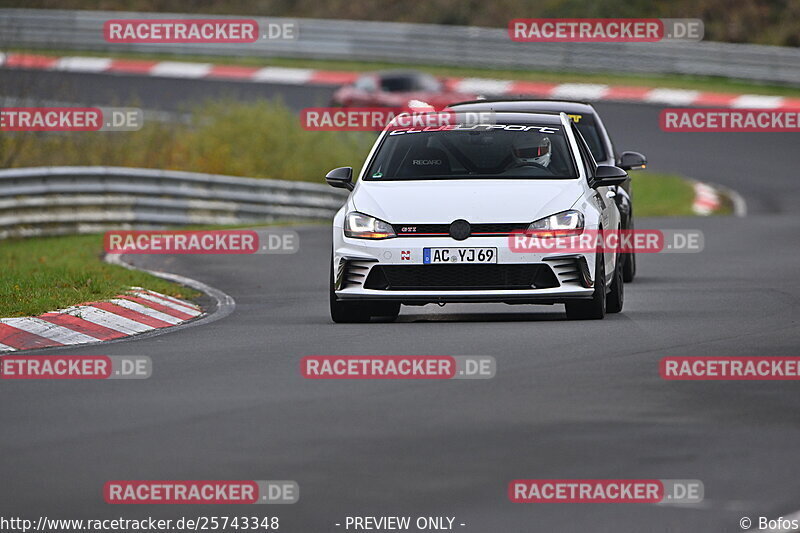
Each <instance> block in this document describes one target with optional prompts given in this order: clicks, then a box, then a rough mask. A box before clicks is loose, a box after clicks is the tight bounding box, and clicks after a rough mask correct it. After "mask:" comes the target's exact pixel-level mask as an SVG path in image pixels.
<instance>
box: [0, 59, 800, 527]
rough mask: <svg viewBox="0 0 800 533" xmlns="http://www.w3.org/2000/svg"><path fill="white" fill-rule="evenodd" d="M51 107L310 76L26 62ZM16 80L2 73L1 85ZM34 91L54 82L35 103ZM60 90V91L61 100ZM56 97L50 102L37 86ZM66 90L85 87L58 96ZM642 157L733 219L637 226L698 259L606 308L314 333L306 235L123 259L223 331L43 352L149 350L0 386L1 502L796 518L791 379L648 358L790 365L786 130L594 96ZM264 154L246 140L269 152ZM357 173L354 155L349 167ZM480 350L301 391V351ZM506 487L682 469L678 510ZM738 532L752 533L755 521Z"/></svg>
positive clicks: (130, 514) (317, 94)
mask: <svg viewBox="0 0 800 533" xmlns="http://www.w3.org/2000/svg"><path fill="white" fill-rule="evenodd" d="M25 76H28V77H29V79H32V80H35V84H34V86H35V87H37V89H36V90H40V91H45V92H46V93H47V94H46V96H47V97H49V98H56V97H59V96H60V95H61V94H65V93H58V91H55V88H56V83H58V84H62V85H61V86H62V87H63V84H64V83H65V82H66V81H69V82H70V83H71V84H72V86H73V89H74V94H76V95H80V98H76V99H75V101H85V102H86V103H91V104H110V103H125V102H126V101H127V99H128V98H129V97H130V96H131V95H136V96H137V97H138V99H139V102H140V104H141V105H142V107H160V108H164V109H175V108H177V107H180V106H184V105H187V104H188V103H189V102H191V101H193V102H199V101H201V100H203V99H207V98H210V97H215V96H219V95H221V94H223V93H226V94H236V95H237V97H238V98H263V97H277V96H280V97H282V98H283V99H284V101H286V102H287V103H289V105H291V106H292V107H294V108H297V107H299V106H303V105H315V104H319V103H323V104H324V102H325V101H326V100H327V98H328V95H329V94H330V91H329V90H327V89H322V88H313V89H312V88H298V87H288V86H285V87H281V86H266V87H265V86H263V85H260V84H258V85H257V84H235V83H223V82H214V81H197V80H154V79H152V78H144V77H114V76H106V75H69V76H66V75H60V78H55V77H54V76H55V75H53V74H51V73H25ZM21 77H22V73H17V74H10V73H9V72H8V71H0V78H2V79H3V80H4V81H2V82H0V86H1V87H2V89H4V90H0V94H8V91H9V90H10V89H9V87H10V85H13V84H14V83H16V82H17V81H18V80H19V78H21ZM54 91H55V92H54ZM65 96H66V94H65ZM60 99H68V98H60ZM82 99H84V100H82ZM597 107H598V109H599V111H600V112H601V113H602V114H603V117H604V120H605V121H606V122H607V125H608V126H609V128H610V129H611V131H612V133H613V135H614V138H615V142H616V143H617V145H618V147H619V148H620V149H634V150H640V151H642V152H645V153H646V154H647V155H648V157H649V159H650V161H651V163H652V164H651V168H653V169H655V170H661V171H678V172H682V173H684V174H687V175H691V176H694V177H697V178H701V179H706V180H709V181H713V182H717V183H721V184H724V185H727V186H729V187H732V188H734V189H736V190H738V191H739V192H740V193H741V194H742V195H743V196H744V197H745V199H746V200H747V201H748V207H749V210H750V214H749V215H748V216H747V217H746V218H734V217H712V218H673V219H640V220H639V224H638V227H640V228H645V227H648V228H685V229H701V230H702V231H703V232H704V233H705V241H706V248H705V250H704V251H703V252H701V253H698V254H659V255H641V256H640V258H639V261H640V262H639V265H640V274H639V277H638V278H637V280H636V281H635V282H634V283H632V284H630V285H627V286H626V289H627V290H626V302H625V310H624V312H623V313H622V314H620V315H610V316H608V317H607V318H606V319H605V320H603V321H597V322H569V321H567V320H566V319H565V317H564V314H563V307H562V306H550V307H548V306H505V305H500V304H498V305H488V304H480V305H478V304H475V305H448V306H446V307H445V308H443V309H440V308H438V307H435V306H426V307H421V308H420V307H412V308H409V307H404V308H403V311H402V312H401V316H400V319H399V320H398V322H397V323H373V324H369V325H333V324H332V323H331V322H330V320H329V318H328V310H327V301H326V299H327V275H328V263H327V262H328V256H329V253H330V234H329V233H330V232H329V229H328V228H327V227H325V226H317V227H304V228H299V229H298V231H299V233H300V236H301V246H300V252H299V253H297V254H295V255H288V256H264V255H257V256H250V257H236V256H208V257H181V256H173V257H149V258H148V257H135V258H133V259H132V262H133V263H135V264H138V265H141V266H145V267H149V268H158V269H162V270H167V271H170V272H175V273H178V274H182V275H185V276H189V277H192V278H195V279H198V280H200V281H203V282H205V283H207V284H209V285H212V286H214V287H217V288H219V289H222V290H223V291H225V292H226V293H228V294H229V295H231V296H232V297H233V298H234V299H235V300H236V303H237V307H236V310H235V311H234V313H233V314H232V315H230V316H228V317H226V318H224V319H223V320H219V321H216V322H213V323H211V324H207V325H204V326H202V327H196V328H185V329H182V330H180V331H176V332H174V333H167V334H164V335H159V336H155V337H150V338H144V339H138V340H132V341H129V342H122V343H115V344H110V345H105V346H102V345H101V346H92V347H84V348H73V349H63V350H58V351H57V352H53V351H50V352H48V353H60V354H88V355H93V354H106V355H149V356H150V357H152V359H153V362H154V369H153V377H152V378H151V379H149V380H146V381H124V380H122V381H120V380H117V381H103V382H90V383H86V382H79V381H49V382H44V381H43V382H4V383H3V385H2V387H0V428H2V431H0V457H2V468H1V472H2V483H1V484H0V516H25V517H36V516H39V515H42V514H43V515H46V516H48V517H51V518H53V517H60V518H81V517H83V518H101V517H119V516H123V517H125V518H141V517H145V516H148V515H151V516H160V517H177V516H182V515H183V516H197V515H216V516H224V515H231V516H233V515H251V514H259V515H262V514H268V513H274V514H276V515H277V516H279V517H280V518H281V521H282V522H281V525H282V527H281V531H289V532H294V533H298V532H309V533H313V532H327V531H343V530H344V529H343V528H342V527H336V526H335V525H334V524H335V523H343V520H344V518H345V517H346V516H348V515H359V516H363V515H392V516H395V515H400V516H406V515H407V516H414V517H416V516H428V515H434V516H455V517H456V523H457V524H458V523H464V524H466V526H465V527H460V526H458V527H457V530H461V531H465V532H472V531H475V532H488V531H498V532H523V531H524V532H533V531H536V532H539V531H542V532H553V531H558V532H587V531H595V532H605V531H609V532H612V531H613V532H620V531H631V532H639V531H681V532H684V531H685V532H706V531H740V528H739V519H740V518H741V517H743V516H748V517H751V518H752V519H753V520H754V521H756V520H757V517H758V516H767V517H770V518H775V517H778V516H786V515H788V514H789V513H791V512H793V511H797V510H798V509H800V477H798V476H797V473H796V459H797V456H798V452H797V449H798V444H800V424H798V422H800V414H798V413H800V389H798V387H800V385H798V384H797V383H792V382H711V381H709V382H667V381H663V380H661V379H660V378H659V376H658V361H659V360H660V359H661V358H662V357H664V356H668V355H670V356H709V355H726V356H748V355H764V356H786V355H795V356H796V355H800V354H798V347H800V324H799V323H798V315H799V314H800V313H798V311H800V283H798V276H797V271H798V252H799V251H800V250H799V249H798V248H800V238H798V234H799V232H800V217H799V216H798V214H797V206H798V205H799V203H798V200H800V194H798V192H799V191H800V186H798V183H797V180H798V176H797V171H796V167H797V162H798V151H797V147H798V146H799V145H800V144H799V143H800V136H798V135H797V134H705V133H703V134H700V133H698V134H666V133H662V132H660V131H659V129H658V120H657V119H658V112H659V110H660V108H658V107H656V106H649V105H622V104H608V103H601V104H598V105H597ZM267 148H268V147H265V149H267ZM358 164H360V162H354V165H356V166H357V165H358ZM314 354H342V355H384V354H385V355H390V354H394V355H398V354H403V355H427V354H432V355H493V356H495V357H496V359H497V376H496V377H495V378H494V379H493V380H475V381H469V380H467V381H458V380H457V381H443V382H442V381H434V382H423V381H310V380H304V379H303V378H302V377H301V376H300V372H299V364H300V358H301V357H303V356H306V355H314ZM517 478H537V479H542V478H559V479H567V478H581V479H588V478H623V479H636V478H648V479H653V478H655V479H699V480H702V481H703V482H704V485H705V496H706V499H705V501H704V502H703V503H702V504H699V505H691V506H673V505H649V504H616V505H611V504H546V505H545V504H512V503H510V502H509V500H508V498H507V495H506V490H507V484H508V482H509V481H510V480H512V479H517ZM112 479H292V480H296V481H298V483H299V484H300V488H301V499H300V502H299V503H297V504H295V505H291V506H274V507H257V508H249V507H248V508H246V509H243V508H242V507H234V506H230V507H219V506H214V507H211V506H209V507H206V506H132V507H131V506H110V505H107V504H105V503H104V502H103V498H102V487H103V484H104V483H105V482H106V481H108V480H112ZM753 530H756V529H753Z"/></svg>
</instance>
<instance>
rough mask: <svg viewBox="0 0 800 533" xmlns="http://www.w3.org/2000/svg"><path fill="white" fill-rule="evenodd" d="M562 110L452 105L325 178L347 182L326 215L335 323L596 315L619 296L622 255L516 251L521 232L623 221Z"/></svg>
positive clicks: (619, 176) (395, 131)
mask: <svg viewBox="0 0 800 533" xmlns="http://www.w3.org/2000/svg"><path fill="white" fill-rule="evenodd" d="M626 177H627V175H626V173H625V171H624V170H622V169H619V168H617V167H614V166H606V165H600V166H598V165H597V164H596V163H595V161H594V159H593V157H592V155H591V152H590V151H589V149H588V147H587V145H586V142H585V141H584V139H583V137H581V134H580V132H579V131H578V130H577V128H576V127H575V125H574V124H573V123H572V122H571V120H570V119H569V118H568V116H567V115H565V114H564V113H561V114H539V113H497V114H495V115H494V116H493V117H492V120H491V121H478V122H475V121H472V122H471V121H470V120H469V119H468V118H467V117H465V115H463V114H456V115H454V119H453V121H452V122H451V123H450V124H449V125H443V126H432V127H398V126H396V125H390V126H389V127H388V128H387V129H386V130H384V131H383V132H382V133H381V135H380V137H379V138H378V140H377V141H376V143H375V145H374V146H373V148H372V150H371V151H370V154H369V155H368V156H367V160H366V162H365V164H364V167H363V169H362V171H361V174H360V175H359V176H358V177H357V179H356V180H355V181H353V169H352V168H350V167H343V168H337V169H335V170H332V171H331V172H330V173H328V175H327V176H326V181H327V182H328V184H330V185H331V186H333V187H338V188H344V189H348V190H350V191H351V193H350V195H349V197H348V199H347V202H346V203H345V205H344V206H343V207H342V208H341V209H340V210H339V212H338V213H337V214H336V216H335V217H334V220H333V254H332V259H331V270H330V311H331V318H332V319H333V320H334V322H366V321H369V320H370V319H371V318H373V317H380V318H384V319H389V320H391V319H394V318H396V317H397V315H398V313H399V311H400V306H401V304H402V305H424V304H429V303H438V304H440V305H443V304H445V303H448V302H503V303H508V304H562V303H563V304H565V305H566V311H567V317H568V318H571V319H599V318H603V317H604V316H605V313H606V311H608V312H611V313H613V312H619V311H621V310H622V303H623V283H622V272H621V267H620V261H619V254H618V253H609V252H608V251H606V252H605V253H604V252H603V250H602V249H600V248H598V249H590V250H584V251H581V252H580V253H574V251H569V252H564V251H559V250H552V251H550V250H539V249H537V250H533V251H531V252H520V251H519V250H512V247H511V246H510V242H511V240H510V238H509V236H511V235H515V234H519V233H520V232H538V233H539V234H545V235H546V234H547V232H548V231H552V232H554V233H555V234H557V235H579V234H581V233H583V232H584V231H586V232H598V231H599V232H602V231H605V230H617V229H619V227H620V214H619V211H618V210H617V206H616V204H615V202H614V199H613V195H614V193H613V192H612V191H610V190H609V189H608V187H609V186H613V185H618V184H620V183H622V182H623V181H624V180H625V179H626Z"/></svg>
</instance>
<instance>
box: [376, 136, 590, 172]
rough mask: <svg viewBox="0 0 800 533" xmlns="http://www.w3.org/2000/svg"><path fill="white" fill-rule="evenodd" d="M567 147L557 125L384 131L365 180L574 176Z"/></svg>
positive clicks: (573, 168)
mask: <svg viewBox="0 0 800 533" xmlns="http://www.w3.org/2000/svg"><path fill="white" fill-rule="evenodd" d="M568 146H569V145H568V144H567V140H566V138H565V137H564V132H563V131H562V128H561V126H560V125H558V126H542V125H533V124H494V125H489V124H480V125H469V126H465V125H456V126H444V127H440V128H436V129H433V131H422V130H419V129H412V128H399V129H396V130H393V131H390V132H388V133H387V134H386V136H385V137H384V141H383V144H382V145H381V147H380V149H379V150H378V153H377V156H376V158H375V159H374V161H373V162H372V165H371V166H370V168H369V169H368V171H367V173H366V174H365V177H364V179H365V180H367V181H389V180H433V179H488V178H497V179H509V178H521V179H525V178H527V179H573V178H576V177H577V174H576V171H575V165H574V163H573V158H572V154H571V153H570V150H569V147H568Z"/></svg>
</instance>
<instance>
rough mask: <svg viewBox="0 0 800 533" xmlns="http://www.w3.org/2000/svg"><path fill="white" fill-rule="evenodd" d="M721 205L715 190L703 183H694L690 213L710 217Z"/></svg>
mask: <svg viewBox="0 0 800 533" xmlns="http://www.w3.org/2000/svg"><path fill="white" fill-rule="evenodd" d="M720 205H722V201H721V200H720V197H719V194H717V190H716V189H715V188H714V187H712V186H710V185H708V184H705V183H701V182H699V181H698V182H695V183H694V203H693V204H692V211H694V212H695V214H697V215H710V214H711V213H713V212H714V211H716V210H717V209H719V207H720Z"/></svg>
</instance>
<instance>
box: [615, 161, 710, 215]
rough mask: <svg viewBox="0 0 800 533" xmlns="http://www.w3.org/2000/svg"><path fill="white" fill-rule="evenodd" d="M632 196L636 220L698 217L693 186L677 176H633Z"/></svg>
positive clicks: (638, 172)
mask: <svg viewBox="0 0 800 533" xmlns="http://www.w3.org/2000/svg"><path fill="white" fill-rule="evenodd" d="M631 193H632V196H633V209H634V214H635V215H636V218H639V217H662V216H694V214H695V213H694V212H693V211H692V203H694V187H693V186H692V182H690V181H689V180H687V179H685V178H683V177H681V176H678V175H676V174H662V173H657V172H649V171H637V172H632V173H631Z"/></svg>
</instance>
